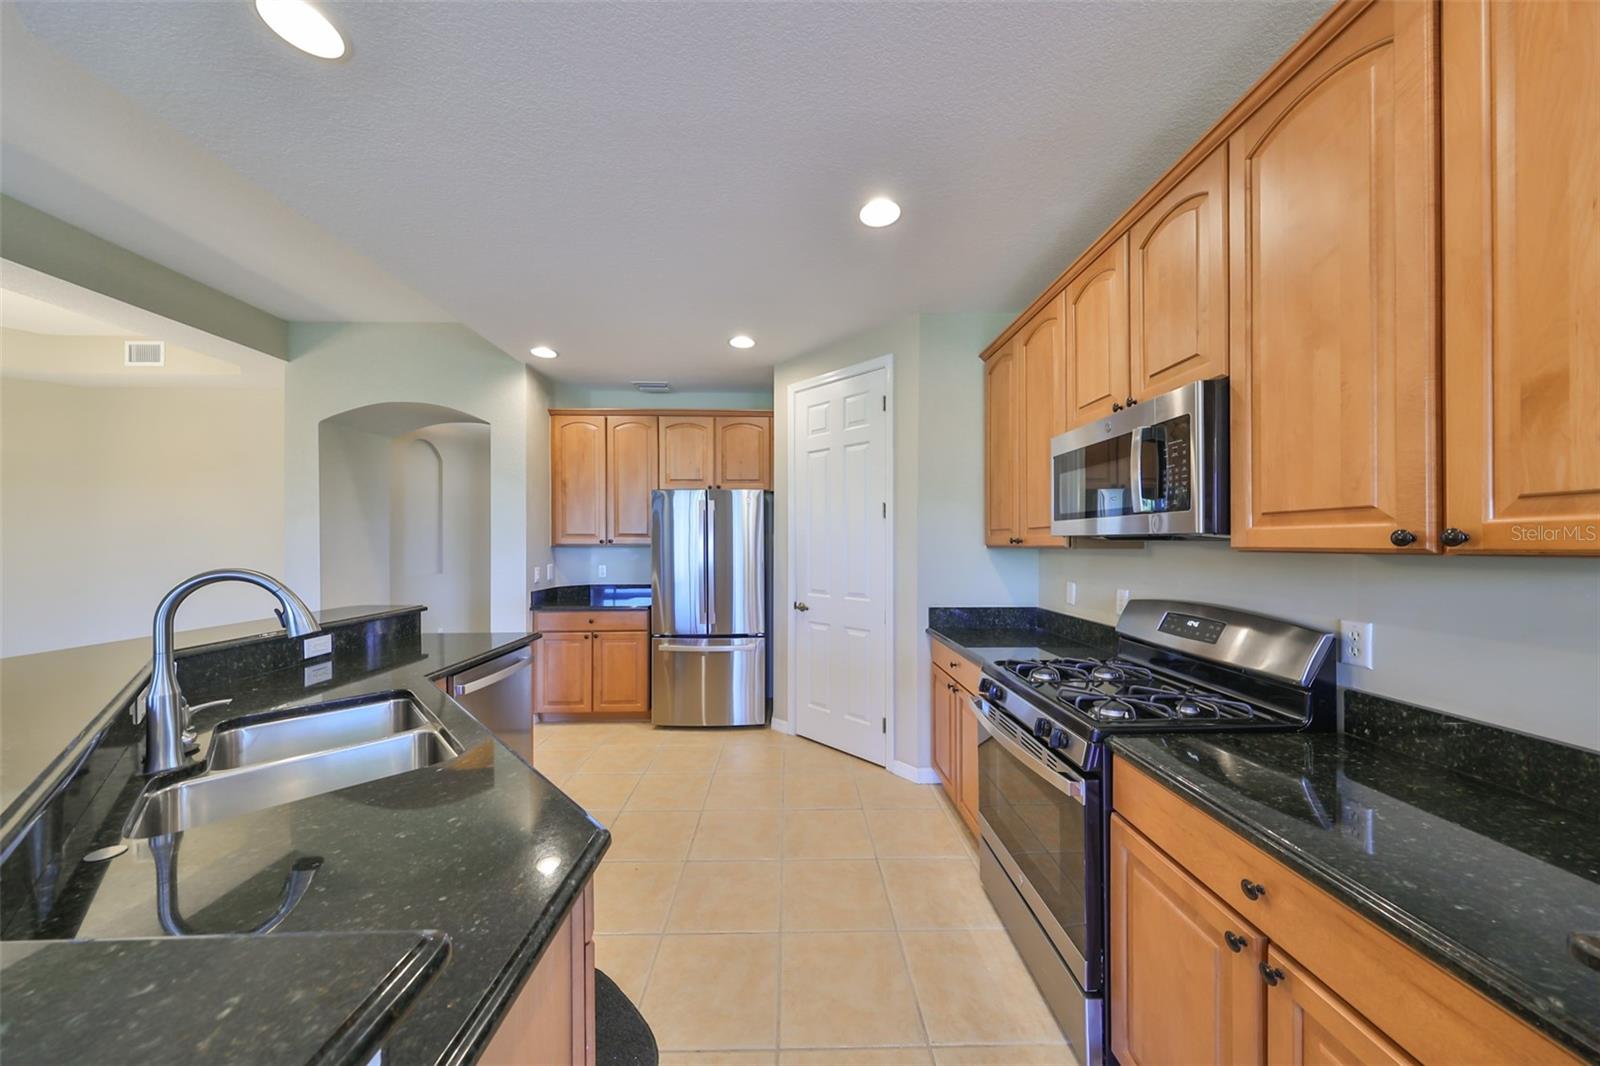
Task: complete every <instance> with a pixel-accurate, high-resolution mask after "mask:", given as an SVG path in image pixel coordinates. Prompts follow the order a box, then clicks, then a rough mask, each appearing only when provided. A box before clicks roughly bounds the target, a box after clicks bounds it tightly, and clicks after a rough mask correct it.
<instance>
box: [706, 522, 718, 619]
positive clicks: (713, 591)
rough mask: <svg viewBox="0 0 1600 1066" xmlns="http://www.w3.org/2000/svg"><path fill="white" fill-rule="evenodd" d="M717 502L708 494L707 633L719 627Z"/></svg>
mask: <svg viewBox="0 0 1600 1066" xmlns="http://www.w3.org/2000/svg"><path fill="white" fill-rule="evenodd" d="M716 558H717V501H716V500H715V499H713V498H712V496H711V493H709V492H707V493H706V632H707V633H710V632H713V631H714V630H715V629H716V625H717V607H716V600H717V568H716V565H715V560H716Z"/></svg>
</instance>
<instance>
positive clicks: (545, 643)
mask: <svg viewBox="0 0 1600 1066" xmlns="http://www.w3.org/2000/svg"><path fill="white" fill-rule="evenodd" d="M537 643H538V648H537V650H536V651H535V653H534V658H535V659H536V660H537V662H538V667H539V678H538V684H536V685H535V686H534V690H535V691H536V692H537V693H538V696H537V701H536V703H535V704H534V711H535V712H536V713H538V714H581V713H583V712H585V711H588V710H589V709H590V708H591V706H592V705H593V698H594V670H593V669H592V667H591V666H590V660H591V654H590V649H589V634H588V633H544V635H543V636H541V637H540V638H539V640H538V642H537Z"/></svg>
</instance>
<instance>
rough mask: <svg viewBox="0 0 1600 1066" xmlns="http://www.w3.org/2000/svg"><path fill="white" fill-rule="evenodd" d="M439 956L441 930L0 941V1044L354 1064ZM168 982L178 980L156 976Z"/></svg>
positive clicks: (33, 1059)
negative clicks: (1, 1017)
mask: <svg viewBox="0 0 1600 1066" xmlns="http://www.w3.org/2000/svg"><path fill="white" fill-rule="evenodd" d="M448 954H449V941H448V940H447V939H446V938H445V937H443V936H441V935H439V934H437V933H336V934H312V935H308V934H304V933H299V934H289V935H280V936H263V937H251V938H249V939H247V940H242V941H241V940H240V939H239V938H236V937H220V936H198V937H172V938H157V939H140V940H94V941H84V940H35V941H29V942H16V941H13V942H8V943H5V944H0V999H3V1000H5V1002H6V1015H5V1027H4V1030H3V1039H4V1042H5V1044H6V1045H7V1046H8V1047H9V1048H11V1049H16V1048H26V1049H27V1050H26V1052H25V1054H24V1057H25V1058H26V1059H27V1061H28V1062H30V1063H40V1064H55V1063H61V1064H67V1063H81V1062H84V1061H88V1059H87V1057H86V1054H85V1051H86V1049H94V1048H99V1049H105V1048H115V1049H116V1052H115V1058H116V1061H117V1062H119V1063H124V1064H128V1066H134V1064H143V1063H150V1064H152V1066H154V1064H157V1063H162V1064H164V1063H171V1062H195V1061H211V1062H249V1063H258V1064H262V1066H273V1064H279V1063H282V1064H284V1066H298V1064H301V1063H307V1064H315V1066H361V1064H363V1063H366V1062H367V1061H368V1060H370V1059H371V1058H372V1055H373V1054H374V1052H376V1051H377V1049H378V1046H379V1044H380V1042H381V1041H382V1039H383V1037H384V1035H385V1034H386V1033H387V1032H388V1030H389V1028H390V1026H391V1025H392V1023H393V1021H394V1019H395V1018H396V1017H398V1016H400V1015H402V1014H403V1013H404V1012H405V1010H406V1009H407V1008H408V1007H409V1006H410V1005H411V1003H412V1001H413V1000H415V998H416V997H417V995H418V993H420V992H421V991H422V990H423V989H424V988H426V987H427V985H428V983H429V982H430V981H432V980H433V978H434V977H435V976H436V975H437V974H438V972H439V970H440V968H441V967H442V966H443V965H444V962H445V959H446V957H447V955H448ZM169 973H182V974H184V978H183V980H182V981H173V980H165V981H157V980H155V979H154V978H155V977H156V976H157V975H161V974H169ZM288 1012H293V1016H294V1019H295V1023H296V1024H294V1025H285V1024H283V1022H284V1017H285V1015H286V1014H287V1013H288ZM130 1018H144V1019H148V1021H149V1023H150V1024H138V1023H134V1024H130V1023H129V1019H130ZM10 1054H11V1055H15V1054H17V1052H16V1051H15V1050H12V1051H11V1052H10Z"/></svg>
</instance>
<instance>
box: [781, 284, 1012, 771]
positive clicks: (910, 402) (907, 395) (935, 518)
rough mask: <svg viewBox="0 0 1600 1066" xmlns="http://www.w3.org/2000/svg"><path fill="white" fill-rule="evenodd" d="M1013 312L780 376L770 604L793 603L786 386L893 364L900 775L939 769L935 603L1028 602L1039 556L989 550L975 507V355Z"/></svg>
mask: <svg viewBox="0 0 1600 1066" xmlns="http://www.w3.org/2000/svg"><path fill="white" fill-rule="evenodd" d="M1010 320H1011V316H1010V315H993V314H976V313H973V314H943V315H918V316H910V317H907V318H903V319H898V320H896V321H893V322H889V323H885V324H883V325H881V326H878V327H875V328H873V329H871V330H867V331H866V332H863V333H860V334H857V335H856V336H853V337H849V338H846V339H845V340H842V341H840V342H838V343H836V344H831V345H828V346H827V347H824V348H821V349H818V350H817V351H814V352H810V353H807V354H806V355H802V356H800V357H798V358H796V359H792V360H789V361H788V362H785V363H782V364H780V365H779V366H777V367H776V368H775V369H774V373H773V396H774V398H775V399H776V401H777V402H776V404H775V407H774V417H773V425H774V440H775V447H774V449H773V450H774V458H775V463H774V466H775V469H774V487H775V500H776V506H777V521H776V522H775V524H774V532H773V540H774V546H773V557H774V566H773V582H774V586H775V587H774V593H773V595H774V599H775V602H776V603H777V604H778V605H779V607H780V608H782V607H783V606H784V605H786V604H787V603H788V602H789V600H788V598H787V592H788V578H789V565H790V562H789V525H788V491H789V469H788V443H787V442H788V440H789V435H790V432H791V427H790V411H789V410H788V404H789V400H788V389H789V387H790V386H791V385H793V384H796V383H798V382H801V381H804V380H806V379H808V378H813V377H816V376H818V375H820V374H825V373H827V372H829V371H832V370H839V369H842V368H844V367H848V366H853V365H855V364H858V363H862V362H865V361H867V360H869V359H873V358H876V357H878V356H881V355H892V356H893V371H892V375H891V376H892V384H891V386H890V391H891V398H890V406H891V409H892V411H893V413H894V502H893V506H894V515H895V543H894V546H893V548H894V581H895V592H894V604H893V608H892V610H893V618H894V648H893V653H894V664H895V665H894V690H895V696H894V722H895V730H894V750H893V751H892V752H890V753H889V754H890V757H891V759H893V760H895V761H896V762H898V763H900V764H902V766H901V769H907V768H911V769H917V770H927V769H928V768H929V767H930V766H931V764H932V758H931V745H930V741H931V738H930V735H929V721H928V715H927V714H926V713H925V708H926V707H927V705H928V698H929V693H928V685H929V670H928V660H929V657H928V640H927V636H926V634H925V632H924V630H925V629H926V627H927V613H928V608H929V607H930V606H947V605H972V604H986V605H992V606H1010V605H1016V604H1031V603H1033V602H1034V597H1035V596H1036V595H1037V592H1038V552H1037V551H1034V550H1015V549H1011V550H1004V551H1001V550H991V549H988V548H985V547H984V546H983V536H982V531H981V529H979V528H978V523H979V522H980V521H981V519H980V518H979V517H978V515H977V513H976V512H975V511H974V510H973V504H974V502H975V501H979V500H981V499H982V498H983V401H982V395H983V374H982V363H980V362H979V361H978V353H979V352H980V351H981V350H982V349H983V346H984V345H985V344H987V343H988V342H989V341H990V340H992V339H993V338H994V336H995V334H996V333H998V332H999V331H1000V330H1001V329H1002V328H1003V327H1004V326H1005V325H1006V323H1008V322H1009V321H1010ZM792 617H793V615H792V613H791V612H790V611H788V610H784V609H779V610H776V611H774V612H773V629H774V637H773V639H774V640H775V642H776V643H775V645H774V656H773V663H774V666H773V669H774V686H773V702H774V709H773V716H774V717H775V718H777V719H780V720H783V721H786V722H787V721H791V720H792V717H791V715H792V710H791V708H790V707H789V670H790V663H789V655H788V650H789V632H790V621H791V619H792Z"/></svg>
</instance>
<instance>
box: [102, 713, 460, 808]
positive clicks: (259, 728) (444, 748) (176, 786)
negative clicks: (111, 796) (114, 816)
mask: <svg viewBox="0 0 1600 1066" xmlns="http://www.w3.org/2000/svg"><path fill="white" fill-rule="evenodd" d="M460 751H461V749H460V748H459V746H457V745H456V744H455V742H454V741H453V740H452V739H451V738H450V737H449V736H448V735H447V734H446V733H445V732H444V730H443V729H441V728H440V726H439V725H438V723H437V722H435V721H434V719H433V718H432V717H431V716H430V715H429V714H428V713H427V712H426V711H424V710H423V708H422V705H421V704H419V703H418V702H417V701H416V699H415V698H413V697H412V696H410V695H409V694H406V693H390V694H386V695H383V696H379V697H375V698H367V699H363V700H360V701H357V702H342V703H331V704H320V705H317V706H313V707H303V708H296V709H295V710H293V711H285V712H282V713H280V714H275V715H272V716H271V717H266V718H259V719H241V720H239V721H237V722H224V723H223V724H222V725H220V726H218V727H217V728H216V729H215V730H214V731H213V732H212V734H211V750H210V753H209V755H208V756H207V758H206V763H205V769H204V770H203V771H201V772H200V773H198V774H194V775H192V776H186V777H184V778H182V779H180V780H176V781H172V782H171V783H169V784H156V785H155V786H154V787H151V788H147V789H146V790H145V791H144V793H143V794H142V795H141V796H140V797H139V799H138V801H137V802H136V803H135V804H134V807H133V810H132V811H131V812H130V813H129V815H128V821H127V823H126V824H125V826H124V828H123V836H125V837H130V838H134V839H143V838H147V837H153V836H159V835H162V834H166V833H178V832H182V831H183V830H185V829H193V828H194V827H196V826H200V825H205V824H207V823H209V822H219V821H222V820H224V819H227V818H236V817H238V816H239V815H242V814H249V813H251V812H252V811H260V810H265V809H267V808H269V807H277V806H281V805H282V804H285V803H292V802H293V801H295V800H301V799H306V798H308V797H311V796H320V795H322V794H324V793H327V792H334V791H337V790H339V789H341V788H349V787H351V786H352V785H360V784H365V783H366V782H369V781H378V780H381V779H383V778H386V777H393V776H395V775H396V774H403V773H406V772H407V771H410V770H418V769H421V768H422V767H425V766H433V765H435V764H436V763H441V762H444V761H445V760H447V759H450V758H453V757H455V756H456V755H459V754H460ZM158 780H159V779H158Z"/></svg>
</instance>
